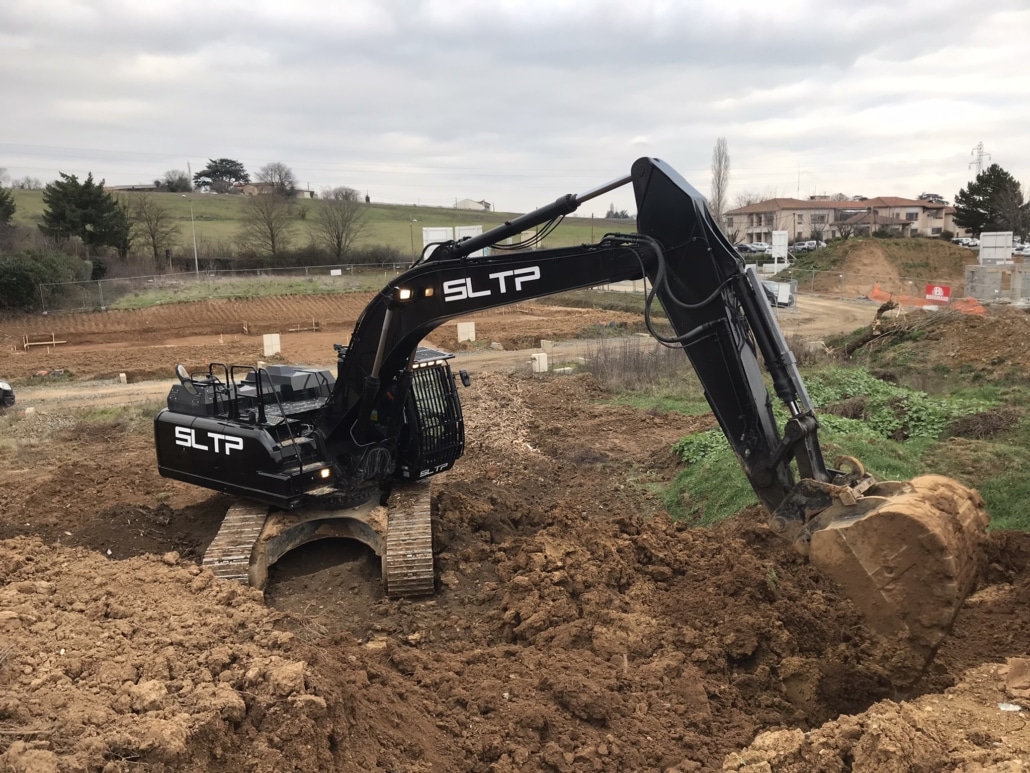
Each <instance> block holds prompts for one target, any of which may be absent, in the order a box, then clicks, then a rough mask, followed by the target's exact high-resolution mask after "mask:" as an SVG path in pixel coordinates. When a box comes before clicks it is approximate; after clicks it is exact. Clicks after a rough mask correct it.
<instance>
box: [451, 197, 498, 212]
mask: <svg viewBox="0 0 1030 773" xmlns="http://www.w3.org/2000/svg"><path fill="white" fill-rule="evenodd" d="M454 208H455V209H471V210H474V211H476V212H489V211H490V202H489V201H475V200H474V199H462V200H461V201H458V202H455V204H454Z"/></svg>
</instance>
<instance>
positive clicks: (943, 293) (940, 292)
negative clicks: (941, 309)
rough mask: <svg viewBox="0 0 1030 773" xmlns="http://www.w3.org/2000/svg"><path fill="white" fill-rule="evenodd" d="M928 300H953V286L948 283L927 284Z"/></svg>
mask: <svg viewBox="0 0 1030 773" xmlns="http://www.w3.org/2000/svg"><path fill="white" fill-rule="evenodd" d="M926 300H928V301H937V302H938V303H948V301H950V300H951V288H950V287H948V285H927V286H926Z"/></svg>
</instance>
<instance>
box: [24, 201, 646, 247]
mask: <svg viewBox="0 0 1030 773" xmlns="http://www.w3.org/2000/svg"><path fill="white" fill-rule="evenodd" d="M13 193H14V202H15V205H16V206H17V210H16V212H15V214H14V221H15V222H16V223H22V224H24V225H36V224H38V223H40V222H42V219H43V209H44V207H43V192H42V191H23V190H15V191H13ZM121 195H129V196H131V195H132V194H121ZM149 195H151V196H153V197H154V198H155V200H156V201H158V202H159V203H160V204H161V205H162V206H163V207H165V208H166V209H167V210H168V211H169V212H171V214H172V216H173V217H174V218H175V219H176V220H177V221H178V223H179V244H180V246H182V247H190V248H192V239H193V232H192V229H191V224H190V202H191V201H192V203H193V220H194V223H195V225H196V229H197V244H198V246H199V248H200V253H201V255H206V254H212V253H217V252H224V251H226V248H228V247H231V246H232V245H233V244H235V243H236V241H237V239H238V236H239V233H240V230H241V229H242V220H241V218H242V211H243V204H244V201H245V199H244V197H243V196H226V195H222V196H218V195H210V194H199V193H196V194H190V198H189V199H185V198H183V196H182V194H179V193H153V194H149ZM314 204H315V202H313V201H298V202H297V211H296V214H295V215H294V224H293V246H294V247H303V246H305V245H307V244H309V243H310V242H311V236H310V225H309V223H308V221H307V217H308V215H309V214H310V210H311V208H312V207H313V206H314ZM367 208H368V218H367V225H366V227H365V230H364V233H363V234H362V236H361V238H360V239H359V240H358V243H357V245H356V246H359V247H360V246H368V245H386V246H388V247H392V248H394V249H396V250H398V251H400V253H401V254H402V255H405V256H406V255H411V254H414V253H418V252H421V251H422V228H423V227H439V226H451V227H453V226H469V225H472V226H474V225H481V226H482V227H483V230H484V231H486V230H489V229H490V228H493V227H495V226H498V225H500V224H502V223H503V222H504V221H505V220H508V219H510V218H511V217H512V213H504V212H469V211H465V210H458V209H453V208H442V207H417V206H414V205H403V204H376V203H372V204H368V205H367ZM635 227H636V225H635V221H629V220H605V219H601V218H597V219H595V218H577V217H568V218H566V219H565V221H564V222H563V224H562V226H561V227H560V228H559V229H557V230H556V231H555V232H554V234H552V235H551V236H550V237H548V239H547V241H546V243H545V244H546V246H548V247H566V246H571V245H574V244H581V243H584V242H592V241H596V240H598V239H600V238H601V237H602V236H603V235H604V234H605V233H606V232H608V231H619V230H621V231H624V232H625V231H632V230H633V229H634V228H635Z"/></svg>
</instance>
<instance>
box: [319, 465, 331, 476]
mask: <svg viewBox="0 0 1030 773" xmlns="http://www.w3.org/2000/svg"><path fill="white" fill-rule="evenodd" d="M330 474H331V473H330V472H329V468H328V467H326V468H324V469H323V470H322V471H321V472H319V473H318V475H319V477H322V478H328V477H329V476H330Z"/></svg>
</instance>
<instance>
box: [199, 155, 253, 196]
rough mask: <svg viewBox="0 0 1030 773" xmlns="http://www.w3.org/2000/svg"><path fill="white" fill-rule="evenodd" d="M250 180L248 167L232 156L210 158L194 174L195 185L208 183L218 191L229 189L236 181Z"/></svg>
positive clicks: (207, 184)
mask: <svg viewBox="0 0 1030 773" xmlns="http://www.w3.org/2000/svg"><path fill="white" fill-rule="evenodd" d="M249 182H250V175H249V174H247V170H246V168H245V167H244V166H243V164H242V163H241V162H239V161H237V160H235V159H232V158H209V159H208V162H207V166H206V167H204V168H203V169H201V170H200V171H199V172H197V173H196V174H195V175H193V184H194V185H196V186H205V185H206V186H208V187H210V188H211V190H213V191H217V192H218V193H224V192H225V191H227V190H229V188H231V187H232V186H233V184H234V183H249Z"/></svg>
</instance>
